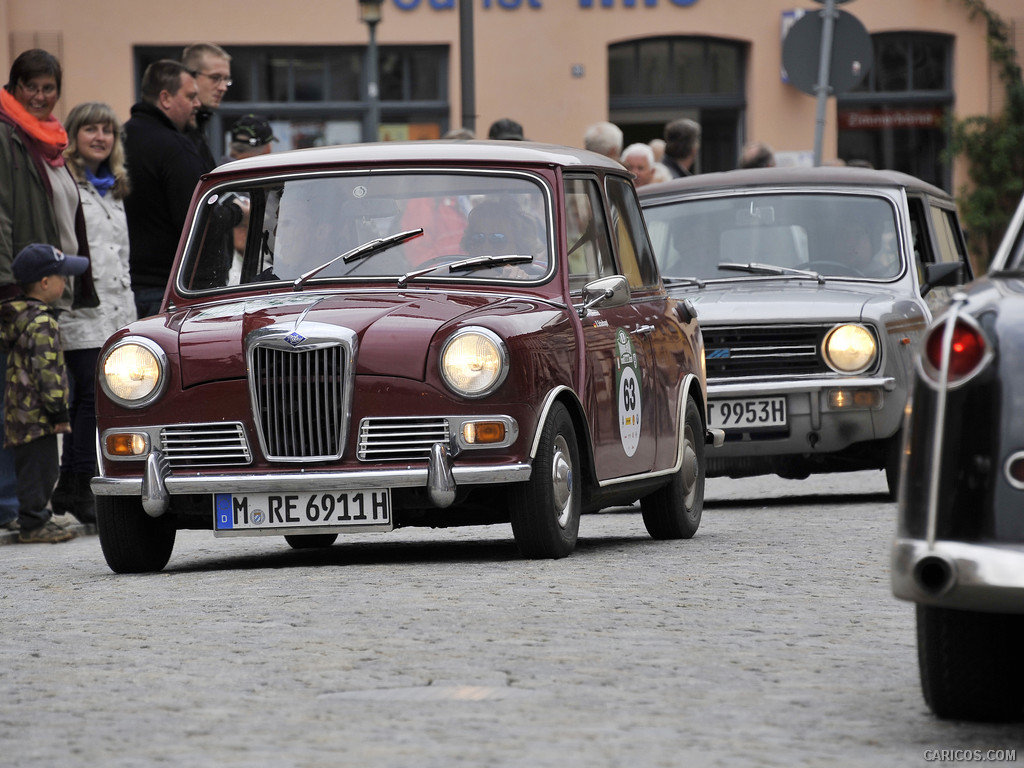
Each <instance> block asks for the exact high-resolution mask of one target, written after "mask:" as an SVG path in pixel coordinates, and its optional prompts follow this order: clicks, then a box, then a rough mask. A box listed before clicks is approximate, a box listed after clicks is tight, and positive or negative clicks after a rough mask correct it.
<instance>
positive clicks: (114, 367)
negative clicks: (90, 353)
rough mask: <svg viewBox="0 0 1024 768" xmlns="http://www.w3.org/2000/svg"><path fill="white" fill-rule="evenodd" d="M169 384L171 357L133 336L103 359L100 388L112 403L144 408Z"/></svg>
mask: <svg viewBox="0 0 1024 768" xmlns="http://www.w3.org/2000/svg"><path fill="white" fill-rule="evenodd" d="M166 381H167V355H165V354H164V351H163V350H162V349H161V348H160V346H159V345H157V344H156V343H155V342H153V341H150V340H149V339H144V338H141V337H138V336H129V337H126V338H124V339H122V340H121V341H119V342H117V344H115V345H114V346H112V347H111V348H110V349H108V350H107V352H106V354H105V355H104V356H103V358H102V359H101V360H100V385H101V386H102V387H103V391H104V392H106V394H107V396H108V397H110V399H111V400H114V401H115V402H117V403H119V404H120V405H123V406H125V407H126V408H141V407H143V406H145V405H149V404H150V403H152V402H153V401H154V400H156V399H157V398H158V397H160V395H161V394H162V393H163V391H164V387H165V385H166Z"/></svg>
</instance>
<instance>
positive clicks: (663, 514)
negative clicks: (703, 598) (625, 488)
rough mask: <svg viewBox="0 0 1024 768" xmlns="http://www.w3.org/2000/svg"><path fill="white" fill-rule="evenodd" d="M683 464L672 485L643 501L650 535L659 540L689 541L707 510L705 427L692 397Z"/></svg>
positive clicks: (686, 417)
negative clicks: (705, 496)
mask: <svg viewBox="0 0 1024 768" xmlns="http://www.w3.org/2000/svg"><path fill="white" fill-rule="evenodd" d="M684 414H685V415H684V421H683V436H682V439H683V463H682V466H680V467H679V471H678V472H676V473H675V474H674V475H672V480H671V482H669V484H668V485H665V486H663V487H661V488H659V489H658V490H657V491H655V492H654V493H652V494H650V495H649V496H645V497H644V498H642V499H640V510H641V512H642V513H643V518H644V525H645V526H646V527H647V532H648V533H649V534H651V536H652V537H653V538H655V539H689V538H691V537H692V536H693V535H694V534H695V533H696V532H697V528H698V527H700V518H701V515H702V514H703V511H704V472H705V467H704V439H703V438H704V427H703V423H702V422H701V418H700V410H699V409H698V408H697V404H696V403H695V402H694V401H693V398H692V397H687V398H686V410H685V412H684Z"/></svg>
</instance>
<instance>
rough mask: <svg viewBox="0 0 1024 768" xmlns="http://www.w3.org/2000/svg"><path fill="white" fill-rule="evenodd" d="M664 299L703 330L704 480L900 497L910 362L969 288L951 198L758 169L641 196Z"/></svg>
mask: <svg viewBox="0 0 1024 768" xmlns="http://www.w3.org/2000/svg"><path fill="white" fill-rule="evenodd" d="M640 201H641V205H642V206H643V208H644V215H645V217H646V218H647V223H648V228H649V230H650V235H651V242H652V244H653V245H654V250H655V254H656V256H657V259H658V263H659V266H660V268H661V273H662V276H663V278H664V281H665V283H666V284H667V285H668V290H669V293H670V294H672V295H674V296H677V297H679V298H683V297H685V298H687V299H689V300H690V301H691V302H692V303H693V305H694V306H695V307H696V309H697V312H698V315H699V317H700V325H701V330H702V332H703V335H704V344H705V348H706V349H705V351H706V357H707V382H708V420H709V422H710V426H711V427H714V428H720V429H723V430H725V442H724V444H723V445H722V446H721V447H716V448H711V449H709V452H708V462H707V471H708V476H709V477H710V476H716V475H725V476H729V477H743V476H748V475H763V474H772V473H774V474H778V475H781V476H782V477H787V478H803V477H807V476H808V475H809V474H811V473H818V472H842V471H854V470H865V469H880V470H882V469H884V470H885V472H886V479H887V481H888V484H889V488H890V492H891V493H893V494H895V490H896V487H897V484H898V467H899V449H900V445H901V443H902V437H901V434H900V427H901V425H902V422H903V408H904V405H905V404H906V399H907V391H908V387H909V384H910V381H911V379H912V378H913V373H912V370H913V352H914V349H915V347H916V345H917V343H918V341H919V339H920V337H921V334H922V333H923V331H924V329H925V328H926V327H927V325H928V323H929V322H930V321H931V318H932V313H933V311H934V309H935V308H937V307H941V306H942V305H943V304H944V303H945V301H946V300H947V299H948V296H949V291H950V286H954V285H956V284H960V283H962V282H964V281H965V280H966V279H967V278H969V276H970V265H969V262H968V259H967V249H966V245H965V242H964V237H963V233H962V232H961V228H960V225H959V222H958V219H957V213H956V207H955V204H954V201H953V199H952V197H950V195H948V194H946V193H945V192H944V191H942V190H941V189H938V188H936V187H933V186H931V185H929V184H926V183H924V182H922V181H919V180H918V179H915V178H913V177H911V176H907V175H904V174H900V173H894V172H889V171H872V170H864V169H857V168H825V167H823V168H763V169H755V170H745V171H729V172H726V173H714V174H707V175H698V176H692V177H689V178H685V179H678V180H676V181H672V182H667V183H664V184H656V185H650V186H646V187H643V188H642V189H641V191H640Z"/></svg>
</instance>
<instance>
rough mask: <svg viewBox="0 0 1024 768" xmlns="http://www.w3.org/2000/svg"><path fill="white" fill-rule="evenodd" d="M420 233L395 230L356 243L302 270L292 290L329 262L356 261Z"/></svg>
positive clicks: (410, 230)
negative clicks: (350, 248) (385, 235)
mask: <svg viewBox="0 0 1024 768" xmlns="http://www.w3.org/2000/svg"><path fill="white" fill-rule="evenodd" d="M422 234H423V229H422V228H420V229H409V230H406V231H405V232H396V233H395V234H393V235H388V236H387V237H378V238H377V239H376V240H370V241H369V242H367V243H363V244H362V245H357V246H356V247H355V248H353V249H352V250H351V251H346V252H345V253H343V254H341V255H340V256H335V257H334V258H333V259H331V260H330V261H327V262H324V263H323V264H321V265H320V266H319V267H314V268H313V269H311V270H309V271H308V272H303V273H302V274H301V275H299V276H298V277H297V278H295V280H294V282H292V290H293V291H301V290H302V286H304V285H305V284H306V282H307V281H308V280H309V279H310V278H312V277H315V276H316V275H318V274H319V273H320V272H322V271H324V270H325V269H327V268H328V267H329V266H331V264H334V263H335V262H338V261H344V262H345V263H346V264H348V263H349V262H352V261H356V260H358V259H365V258H366V257H367V256H373V255H374V254H376V253H380V252H381V251H386V250H387V249H388V248H390V247H392V246H394V245H398V244H399V243H404V242H405V241H406V240H411V239H412V238H414V237H419V236H420V235H422Z"/></svg>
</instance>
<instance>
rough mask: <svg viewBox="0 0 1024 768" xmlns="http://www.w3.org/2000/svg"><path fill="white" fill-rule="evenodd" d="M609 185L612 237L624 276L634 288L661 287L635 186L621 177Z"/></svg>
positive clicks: (607, 185)
mask: <svg viewBox="0 0 1024 768" xmlns="http://www.w3.org/2000/svg"><path fill="white" fill-rule="evenodd" d="M605 184H606V188H607V190H608V200H609V202H610V203H611V208H612V222H611V225H612V233H613V234H612V237H614V238H615V242H616V245H617V246H618V248H617V250H618V255H619V263H620V265H621V266H622V274H623V275H625V276H626V280H627V281H628V282H629V287H630V288H642V287H645V286H653V285H657V284H658V280H659V278H658V267H657V264H656V263H655V261H654V253H653V251H652V250H651V244H650V242H649V241H648V239H647V230H646V228H645V227H644V220H643V215H642V214H641V213H640V205H639V204H638V203H637V201H636V193H635V191H634V188H633V185H632V184H631V183H629V182H628V181H626V180H625V179H622V178H619V177H617V176H608V177H607V178H606V180H605Z"/></svg>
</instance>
